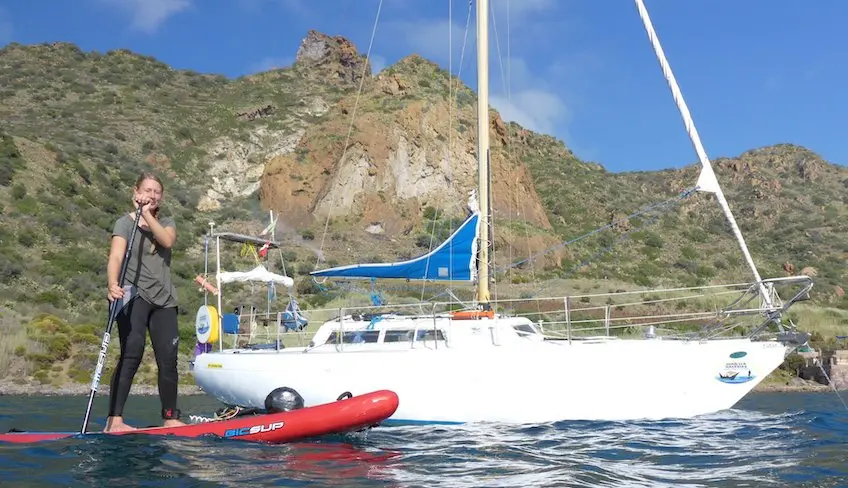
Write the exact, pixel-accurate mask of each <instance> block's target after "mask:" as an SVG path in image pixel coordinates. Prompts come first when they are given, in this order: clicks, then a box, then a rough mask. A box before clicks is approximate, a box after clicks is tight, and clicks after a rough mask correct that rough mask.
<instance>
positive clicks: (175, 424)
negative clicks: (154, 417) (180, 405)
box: [162, 419, 185, 427]
mask: <svg viewBox="0 0 848 488" xmlns="http://www.w3.org/2000/svg"><path fill="white" fill-rule="evenodd" d="M181 425H185V423H184V422H181V421H179V420H177V419H167V420H165V422H163V423H162V427H180V426H181Z"/></svg>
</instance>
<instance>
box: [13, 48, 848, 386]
mask: <svg viewBox="0 0 848 488" xmlns="http://www.w3.org/2000/svg"><path fill="white" fill-rule="evenodd" d="M360 90H361V92H360ZM0 99H2V100H3V104H0V333H3V334H4V335H5V337H7V338H9V340H8V341H6V342H5V345H3V346H0V369H4V368H2V366H9V365H14V366H15V368H18V369H21V368H25V369H26V368H28V369H26V371H28V373H27V374H30V375H31V373H32V372H33V371H34V370H41V371H47V370H49V366H50V364H51V363H50V361H49V354H48V352H49V351H51V350H53V349H55V350H56V351H60V353H57V354H59V355H60V356H62V357H63V358H64V359H63V360H67V361H73V357H74V354H75V353H76V352H77V351H80V354H83V355H84V354H89V355H90V352H89V349H90V348H91V347H95V345H94V344H91V342H94V343H99V337H98V336H99V334H100V333H101V332H100V331H101V330H102V325H100V322H102V321H103V320H105V310H106V302H105V300H104V299H103V297H104V278H103V274H104V271H105V263H106V252H107V249H108V239H109V233H110V231H111V226H112V224H113V222H114V220H115V218H116V216H117V215H118V214H119V213H120V212H121V211H123V210H124V209H126V208H127V206H128V203H129V186H130V185H131V184H132V183H133V182H134V180H135V177H136V175H137V174H138V173H139V172H140V171H141V170H143V169H154V170H156V171H158V172H160V174H162V175H163V177H164V179H165V185H166V188H165V190H166V197H167V199H168V201H167V207H166V211H167V213H168V214H170V215H172V216H173V217H174V218H175V220H176V222H177V223H178V232H179V236H180V237H179V239H178V244H177V249H176V251H177V256H178V257H177V259H176V262H175V266H174V273H175V276H176V280H177V283H178V287H179V293H180V295H181V300H182V303H183V304H184V308H183V309H182V311H181V312H182V313H181V320H182V321H183V323H184V325H185V326H186V327H185V331H184V332H185V334H184V335H185V337H184V339H185V340H184V341H183V342H184V343H186V345H187V346H186V348H187V349H186V352H188V348H190V347H191V346H193V339H192V337H193V332H192V330H191V328H190V327H189V325H190V324H191V323H192V320H193V315H194V310H195V309H196V306H197V305H199V303H200V302H199V301H198V300H199V297H198V294H197V291H196V287H194V286H193V285H192V284H191V280H192V279H193V278H194V276H196V275H197V274H198V273H200V272H202V271H203V268H204V261H203V254H202V252H203V244H204V242H203V235H204V234H205V233H206V231H207V230H208V222H209V221H214V222H215V223H216V225H217V226H218V227H217V228H218V229H224V228H226V229H228V230H233V231H238V232H250V233H257V232H259V230H261V229H262V228H263V227H264V226H265V225H266V224H267V210H268V209H273V210H275V211H277V212H280V223H279V225H278V231H277V236H276V237H277V238H278V239H279V240H282V241H284V242H285V243H286V246H285V248H284V249H283V258H284V263H285V266H286V272H287V273H288V274H289V275H292V276H294V277H295V278H296V279H297V282H298V288H297V293H298V294H299V297H300V298H301V303H302V304H303V305H304V306H307V307H308V306H310V303H312V304H315V303H319V302H320V300H321V298H320V296H319V295H320V294H319V293H316V290H315V289H314V288H312V287H311V286H310V285H309V280H308V279H306V278H304V275H305V273H307V272H308V271H311V270H312V269H313V268H314V267H315V266H316V264H317V265H319V266H321V267H323V266H328V265H334V264H340V263H353V262H359V261H364V260H378V259H379V260H388V259H398V258H404V257H410V256H414V255H418V254H421V253H423V252H425V251H426V250H427V248H428V247H429V246H430V245H431V242H432V240H431V234H432V233H433V231H434V230H435V232H436V233H437V235H436V237H435V239H436V242H438V239H440V238H443V237H445V236H446V235H447V234H448V232H449V231H450V229H451V226H452V225H455V224H456V223H458V221H459V219H461V218H462V216H463V214H464V208H465V203H466V200H467V196H468V192H469V191H470V190H471V189H473V188H475V187H476V177H477V175H476V160H475V139H476V122H475V114H474V111H475V104H476V99H475V96H474V92H473V91H472V90H471V89H470V88H468V87H467V86H464V85H463V84H462V83H461V82H460V81H459V80H457V79H455V78H453V77H450V76H448V73H447V72H445V71H444V70H442V69H440V68H439V67H438V66H437V65H435V64H433V63H431V62H429V61H427V60H425V59H423V58H421V57H419V56H417V55H410V56H409V57H407V58H405V59H403V60H401V61H400V62H398V63H397V64H396V65H394V66H390V67H388V68H387V69H385V70H383V71H382V72H381V73H379V74H378V75H376V76H375V75H374V74H373V73H372V72H371V67H370V66H369V65H368V63H367V62H366V60H365V59H364V57H363V56H362V55H361V54H359V52H358V50H357V49H356V47H355V46H353V45H352V44H351V43H350V42H349V41H348V40H346V39H344V38H339V37H330V36H326V35H324V34H321V33H318V32H314V31H313V32H309V33H308V34H307V35H306V36H305V38H304V40H303V42H302V44H301V46H300V49H299V51H298V55H297V60H296V62H295V63H294V65H293V66H291V67H289V68H285V69H277V70H272V71H268V72H265V73H260V74H257V75H252V76H245V77H242V78H238V79H228V78H225V77H223V76H218V75H210V74H200V73H196V72H192V71H181V70H175V69H172V68H170V67H169V66H167V65H165V64H163V63H161V62H159V61H157V60H155V59H153V58H150V57H146V56H140V55H138V54H135V53H132V52H129V51H126V50H116V51H110V52H108V53H98V52H83V51H81V50H80V49H79V48H77V47H76V46H74V45H71V44H66V43H53V44H42V45H31V46H23V45H19V44H14V43H13V44H10V45H8V46H6V47H5V48H3V49H2V50H0ZM491 113H492V120H491V124H490V127H489V130H490V135H491V142H492V185H493V187H492V198H493V205H494V214H495V215H494V216H495V227H494V246H495V247H494V258H495V262H496V270H497V271H498V272H497V273H496V277H497V279H499V280H502V281H505V282H514V283H517V282H525V281H528V280H546V279H550V278H559V277H574V276H577V277H581V278H585V279H603V278H612V279H616V280H619V281H624V282H629V283H632V284H634V286H649V285H667V284H672V285H681V284H682V285H689V284H698V283H707V282H710V281H711V280H716V281H725V280H734V281H738V280H749V279H750V277H749V276H748V275H747V273H746V270H745V268H744V266H743V265H742V259H741V254H740V252H739V250H738V248H737V247H736V243H735V241H734V240H733V237H732V235H731V234H730V229H729V226H728V224H727V222H726V220H725V218H724V216H723V214H722V213H721V211H720V209H719V208H718V205H717V204H716V202H715V200H714V198H713V197H712V196H710V195H708V194H700V193H698V194H694V195H692V196H690V197H688V198H686V199H683V200H680V201H672V202H671V203H672V204H671V205H668V206H665V207H659V208H658V209H664V210H666V212H664V213H659V212H656V211H654V210H651V211H648V212H646V213H644V214H642V215H640V216H638V217H635V218H631V219H627V220H620V219H621V218H623V217H625V216H628V215H631V214H633V213H636V212H638V211H640V210H641V209H646V208H648V206H650V205H655V204H658V203H661V202H665V201H667V200H669V199H674V198H675V196H677V195H679V194H680V192H681V191H683V190H685V189H687V188H690V187H691V186H693V185H694V183H695V181H696V179H697V166H695V165H694V164H693V165H689V166H687V167H685V168H683V169H679V170H668V171H659V172H632V173H615V174H614V173H610V172H608V171H606V170H605V169H604V168H603V167H602V166H600V165H598V164H595V163H590V162H584V161H581V160H580V159H579V157H578V156H577V155H575V154H573V153H572V152H571V151H570V150H569V149H568V147H567V146H566V145H565V144H564V143H563V142H561V141H558V140H556V139H554V138H552V137H550V136H547V135H542V134H536V133H533V132H531V131H528V130H526V129H524V128H522V127H520V126H518V125H517V124H514V123H505V122H504V121H503V120H502V119H501V118H500V116H499V115H498V114H497V112H496V111H494V110H493V111H492V112H491ZM566 142H567V141H566ZM715 163H716V172H717V174H718V178H719V180H720V182H721V184H722V185H723V187H724V189H725V192H726V195H727V198H728V200H729V201H730V204H731V206H732V208H733V210H734V213H735V215H736V216H737V220H738V221H739V224H740V226H741V228H742V231H743V232H744V233H745V236H746V239H747V240H748V244H749V247H750V249H751V251H752V253H753V255H754V257H755V259H756V261H757V264H758V266H759V267H760V269H761V272H762V274H763V275H764V276H782V275H786V274H789V273H799V272H802V271H803V272H804V273H806V274H810V275H814V276H815V278H816V287H815V290H814V291H815V295H814V300H815V302H816V303H818V304H820V305H824V306H832V307H841V308H845V309H848V299H845V298H844V292H843V289H842V288H841V287H843V286H844V285H845V279H846V268H848V265H847V264H846V262H847V261H848V260H846V258H848V219H846V217H848V210H846V209H847V208H848V207H846V205H845V204H846V203H848V197H846V195H848V169H846V168H845V167H840V166H836V165H833V164H830V163H828V162H826V161H824V160H822V159H821V158H820V157H819V156H818V155H816V154H815V153H814V152H813V151H811V150H808V149H805V148H802V147H798V146H794V145H791V144H781V145H776V146H772V147H765V148H759V149H753V150H751V151H748V152H746V153H744V154H741V155H739V156H737V157H733V158H720V159H717V160H716V161H715ZM658 209H656V210H658ZM611 222H616V225H615V226H613V227H612V228H610V229H609V230H606V231H604V232H600V233H597V234H593V235H592V236H591V237H590V238H587V239H583V240H580V241H579V242H577V243H575V244H571V245H562V243H565V242H566V241H569V240H571V239H574V238H576V237H578V236H581V235H584V234H586V233H588V232H591V231H593V230H594V229H597V228H600V227H602V226H605V225H607V224H610V223H611ZM224 258H225V259H227V260H229V261H228V262H231V263H234V265H239V266H248V265H251V263H252V258H251V257H250V256H249V255H248V256H242V255H240V250H239V249H231V250H227V251H226V254H225V257H224ZM268 265H269V266H270V267H272V268H276V269H279V268H280V263H279V259H277V260H276V261H269V264H268ZM38 313H49V314H52V316H56V317H60V318H62V319H63V320H65V321H68V322H69V323H70V324H77V325H69V327H71V329H65V328H63V327H64V325H67V324H64V323H63V322H56V319H55V318H52V317H45V316H40V317H39V318H38V320H36V321H35V322H30V318H32V317H34V316H35V315H36V314H38ZM21 321H23V322H24V323H30V325H32V323H37V324H42V325H43V324H48V325H49V324H54V325H50V326H49V327H47V329H44V327H41V326H31V327H29V329H27V328H23V327H21V326H20V323H21ZM55 324H64V325H61V326H60V325H55ZM92 324H95V326H94V327H92V326H91V325H92ZM45 327H46V326H45ZM73 327H83V328H82V329H79V330H76V329H73ZM45 330H47V331H48V332H50V331H52V333H60V334H62V335H63V336H65V337H66V339H67V341H68V343H69V345H68V346H67V347H65V345H64V344H65V343H64V342H62V341H59V342H56V344H54V346H55V347H53V349H51V347H52V346H50V344H51V339H49V338H46V336H45V334H46V332H45ZM58 331H61V332H58ZM54 335H55V334H54ZM51 337H52V336H51ZM92 337H93V339H92ZM86 341H87V342H86ZM87 348H88V349H87ZM45 351H47V352H45ZM62 351H64V352H62ZM38 354H42V355H43V354H48V357H43V356H38ZM54 359H55V358H54ZM89 359H90V358H89ZM86 361H89V360H86ZM85 364H88V363H85ZM38 365H41V366H38ZM39 368H40V369H39ZM5 369H6V370H8V368H5ZM13 369H14V368H13ZM70 369H71V368H70V367H68V366H67V365H65V366H63V367H62V369H61V371H62V372H63V373H62V374H66V373H67V372H68V371H70ZM77 370H86V368H75V369H74V371H77ZM42 376H44V375H42Z"/></svg>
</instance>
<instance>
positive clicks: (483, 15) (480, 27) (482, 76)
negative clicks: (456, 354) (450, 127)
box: [477, 0, 490, 305]
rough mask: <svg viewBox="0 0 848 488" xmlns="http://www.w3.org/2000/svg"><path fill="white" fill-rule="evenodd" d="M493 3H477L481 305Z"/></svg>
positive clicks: (485, 287)
mask: <svg viewBox="0 0 848 488" xmlns="http://www.w3.org/2000/svg"><path fill="white" fill-rule="evenodd" d="M488 27H489V4H488V0H477V189H478V194H477V196H478V197H479V199H480V258H479V262H478V269H477V275H478V279H477V302H478V303H479V304H483V305H486V304H488V303H489V214H490V212H489V180H488V177H489V31H488Z"/></svg>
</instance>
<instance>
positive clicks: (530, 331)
mask: <svg viewBox="0 0 848 488" xmlns="http://www.w3.org/2000/svg"><path fill="white" fill-rule="evenodd" d="M512 328H513V329H515V331H516V332H518V335H520V336H526V335H538V334H539V332H538V331H536V329H535V328H533V326H532V325H530V324H517V325H513V326H512Z"/></svg>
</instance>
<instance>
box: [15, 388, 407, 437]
mask: <svg viewBox="0 0 848 488" xmlns="http://www.w3.org/2000/svg"><path fill="white" fill-rule="evenodd" d="M263 406H264V405H263ZM397 407H398V396H397V395H396V394H395V393H394V392H391V391H387V390H380V391H372V392H369V393H366V394H363V395H358V396H354V397H352V398H345V399H343V400H338V401H335V399H334V400H333V401H330V402H326V403H324V404H321V405H316V406H312V407H309V408H302V409H298V410H292V411H289V412H279V413H272V414H264V415H245V416H241V417H235V418H232V419H228V420H218V421H211V422H202V423H197V424H188V425H185V426H179V427H151V428H146V429H138V430H134V431H128V432H114V433H108V434H105V433H86V434H85V436H87V437H88V436H97V435H100V436H104V435H160V436H162V435H166V436H176V437H201V436H209V435H211V436H218V437H224V438H228V439H235V440H243V441H254V442H266V443H274V444H277V443H285V442H293V441H298V440H302V439H307V438H312V437H317V436H321V435H327V434H340V433H345V432H354V431H358V430H362V429H366V428H369V427H372V426H373V425H375V424H379V423H380V422H382V421H384V420H386V419H387V418H388V417H389V416H390V415H392V413H394V411H395V410H396V409H397ZM80 435H81V434H80V433H79V432H9V433H4V434H0V442H14V443H30V442H40V441H50V440H58V439H65V438H69V437H76V436H80Z"/></svg>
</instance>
